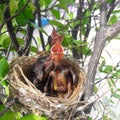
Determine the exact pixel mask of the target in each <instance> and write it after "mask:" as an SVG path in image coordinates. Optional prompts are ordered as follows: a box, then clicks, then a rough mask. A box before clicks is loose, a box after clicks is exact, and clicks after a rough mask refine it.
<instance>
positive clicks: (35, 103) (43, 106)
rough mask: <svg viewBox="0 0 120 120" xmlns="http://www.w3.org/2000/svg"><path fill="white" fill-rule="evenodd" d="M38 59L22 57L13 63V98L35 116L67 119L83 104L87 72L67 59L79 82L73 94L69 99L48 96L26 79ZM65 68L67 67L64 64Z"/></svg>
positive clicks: (11, 72) (11, 74)
mask: <svg viewBox="0 0 120 120" xmlns="http://www.w3.org/2000/svg"><path fill="white" fill-rule="evenodd" d="M37 58H38V57H33V56H31V57H20V58H16V59H14V60H13V61H12V63H11V70H10V72H9V84H10V90H11V93H12V96H13V97H14V96H17V97H18V100H19V102H20V103H22V104H23V105H24V108H25V109H26V110H27V111H28V112H31V113H34V114H38V115H41V114H45V115H47V116H49V117H51V118H54V119H57V118H65V116H68V113H69V112H70V111H71V110H73V109H74V108H76V107H77V106H80V105H82V104H83V102H82V101H79V100H80V98H81V96H82V95H83V93H84V88H85V85H84V83H85V72H84V70H83V69H82V68H80V67H79V66H78V64H77V63H76V62H75V61H72V60H70V59H65V61H67V63H69V65H70V66H72V69H74V70H75V71H77V75H78V82H77V87H76V88H75V89H74V91H73V94H72V95H71V96H70V97H69V98H68V99H67V100H65V99H62V98H58V97H51V96H46V95H45V94H44V93H42V92H41V91H40V90H38V89H37V88H36V87H35V86H34V85H33V84H32V83H31V81H30V80H29V79H28V78H27V77H26V75H27V70H28V69H30V68H31V66H32V65H33V64H34V63H35V62H36V60H37ZM63 64H64V65H63V66H66V64H65V62H63Z"/></svg>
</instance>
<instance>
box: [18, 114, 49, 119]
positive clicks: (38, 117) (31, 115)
mask: <svg viewBox="0 0 120 120" xmlns="http://www.w3.org/2000/svg"><path fill="white" fill-rule="evenodd" d="M19 120H48V119H47V117H42V116H41V117H40V116H37V115H33V114H29V115H26V116H24V117H22V118H21V119H19Z"/></svg>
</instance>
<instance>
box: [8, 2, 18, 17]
mask: <svg viewBox="0 0 120 120" xmlns="http://www.w3.org/2000/svg"><path fill="white" fill-rule="evenodd" d="M9 8H10V13H11V15H14V14H15V12H16V10H17V9H18V1H17V0H10V2H9ZM13 8H14V9H13Z"/></svg>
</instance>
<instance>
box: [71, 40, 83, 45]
mask: <svg viewBox="0 0 120 120" xmlns="http://www.w3.org/2000/svg"><path fill="white" fill-rule="evenodd" d="M72 43H73V44H75V45H79V46H80V44H81V41H80V40H72Z"/></svg>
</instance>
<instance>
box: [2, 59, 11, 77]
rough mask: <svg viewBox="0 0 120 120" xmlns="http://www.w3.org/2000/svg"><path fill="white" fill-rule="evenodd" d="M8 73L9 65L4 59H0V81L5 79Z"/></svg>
mask: <svg viewBox="0 0 120 120" xmlns="http://www.w3.org/2000/svg"><path fill="white" fill-rule="evenodd" d="M8 71H9V64H8V62H7V60H6V58H5V57H2V58H1V59H0V79H2V78H3V77H5V75H6V74H7V73H8Z"/></svg>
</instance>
